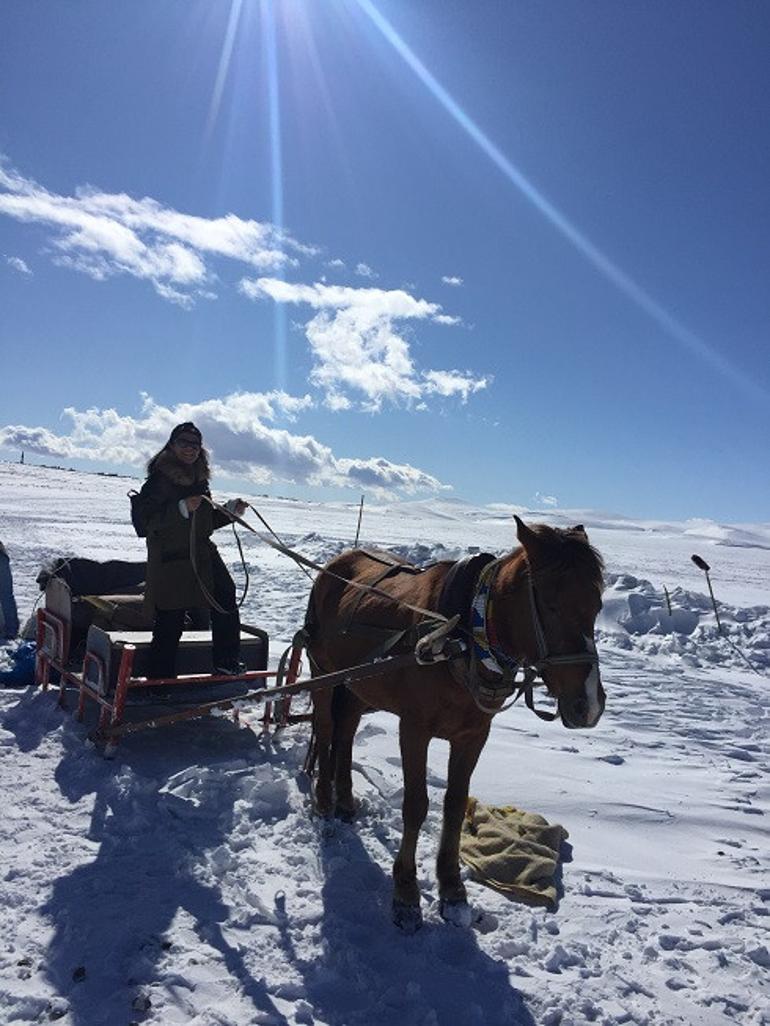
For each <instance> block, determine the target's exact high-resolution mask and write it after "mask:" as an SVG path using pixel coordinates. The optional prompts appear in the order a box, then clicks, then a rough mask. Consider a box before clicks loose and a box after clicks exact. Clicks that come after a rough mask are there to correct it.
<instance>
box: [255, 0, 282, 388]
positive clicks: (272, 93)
mask: <svg viewBox="0 0 770 1026" xmlns="http://www.w3.org/2000/svg"><path fill="white" fill-rule="evenodd" d="M261 12H262V39H263V48H264V61H265V70H266V73H267V95H268V111H269V119H270V120H269V124H270V129H269V130H270V187H271V201H272V210H271V220H272V222H273V224H274V225H275V227H276V228H277V229H278V232H279V234H280V233H282V232H283V228H284V223H283V152H282V148H281V98H280V88H279V79H278V46H277V40H276V26H275V11H274V9H273V0H262V4H261ZM281 276H282V272H280V271H279V277H281ZM273 316H274V321H273V332H274V337H273V349H274V357H275V363H274V368H275V369H274V373H275V383H276V387H277V388H279V389H283V388H284V387H285V385H286V309H285V306H284V305H283V304H282V303H275V304H274V306H273Z"/></svg>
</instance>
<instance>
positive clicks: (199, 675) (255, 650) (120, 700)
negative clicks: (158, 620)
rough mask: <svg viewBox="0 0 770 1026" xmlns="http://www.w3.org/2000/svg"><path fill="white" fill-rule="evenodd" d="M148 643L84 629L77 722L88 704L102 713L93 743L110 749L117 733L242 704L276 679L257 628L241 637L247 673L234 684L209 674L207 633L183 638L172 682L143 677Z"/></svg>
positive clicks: (132, 635) (135, 635)
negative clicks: (217, 705) (209, 706)
mask: <svg viewBox="0 0 770 1026" xmlns="http://www.w3.org/2000/svg"><path fill="white" fill-rule="evenodd" d="M150 643H151V635H149V634H147V633H146V632H145V631H127V630H113V631H107V630H104V629H103V628H101V627H96V626H94V625H92V626H91V627H90V628H89V631H88V639H87V642H86V653H85V657H84V659H83V671H82V673H80V674H77V675H75V677H76V679H77V686H78V691H79V697H78V711H77V716H78V719H79V720H82V719H83V716H84V713H85V706H86V701H87V700H91V701H93V702H95V703H97V704H98V705H99V706H100V707H101V711H100V713H99V725H98V729H97V731H96V732H95V734H94V735H93V736H94V737H95V738H96V739H97V740H101V741H105V742H107V743H108V744H111V743H113V744H114V743H115V741H116V739H117V737H118V736H120V735H121V734H122V733H125V732H127V731H133V730H136V729H140V728H141V727H143V726H155V725H156V724H157V722H158V720H159V719H161V718H162V719H163V720H165V721H168V722H170V721H171V720H173V719H177V718H178V719H182V718H189V716H190V715H195V714H196V710H197V709H198V708H199V707H202V706H204V705H205V704H206V703H208V702H228V701H230V700H235V699H237V698H241V697H243V696H244V695H245V694H247V693H248V692H250V691H252V692H253V691H254V689H255V688H259V687H260V686H262V687H264V686H265V685H266V683H267V678H269V677H274V676H275V671H270V670H268V669H267V664H268V656H269V640H268V636H267V634H266V633H265V631H262V630H260V629H259V628H256V627H249V628H248V630H242V632H241V660H242V661H243V662H244V663H245V664H246V670H245V671H244V672H243V674H242V675H239V676H238V677H237V678H233V677H223V676H216V675H214V674H213V673H211V632H210V631H185V632H184V633H183V634H182V638H181V640H180V643H179V649H178V654H177V676H176V677H174V678H163V679H160V680H156V679H152V678H149V677H147V666H148V662H149V656H150ZM295 676H296V671H295ZM287 712H288V710H287ZM271 715H272V708H270V709H268V708H267V707H266V710H265V724H266V725H267V724H268V723H269V722H275V720H271V719H270V717H271Z"/></svg>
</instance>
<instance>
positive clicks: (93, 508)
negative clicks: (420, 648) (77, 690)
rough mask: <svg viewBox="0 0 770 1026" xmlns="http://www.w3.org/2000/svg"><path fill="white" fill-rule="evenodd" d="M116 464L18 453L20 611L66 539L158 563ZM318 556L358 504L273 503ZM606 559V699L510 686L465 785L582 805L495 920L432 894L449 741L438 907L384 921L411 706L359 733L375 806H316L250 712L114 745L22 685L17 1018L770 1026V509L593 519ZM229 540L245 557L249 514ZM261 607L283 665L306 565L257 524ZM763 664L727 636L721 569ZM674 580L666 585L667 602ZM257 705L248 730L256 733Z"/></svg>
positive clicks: (422, 548) (437, 753)
mask: <svg viewBox="0 0 770 1026" xmlns="http://www.w3.org/2000/svg"><path fill="white" fill-rule="evenodd" d="M133 483H134V482H131V481H129V480H126V479H120V478H107V477H99V476H96V475H88V474H80V473H72V472H66V471H56V470H46V469H42V468H35V467H30V466H25V467H21V466H16V465H10V464H0V540H2V541H3V542H4V543H5V544H6V547H7V549H8V552H9V554H10V557H11V560H12V567H13V573H14V582H15V587H16V596H17V600H18V604H19V609H20V614H21V615H22V618H24V617H26V616H27V615H28V614H29V613H30V611H31V609H32V606H33V604H34V602H35V600H36V599H37V597H38V592H37V586H36V585H35V583H34V578H35V575H36V573H37V571H38V569H39V567H40V565H41V564H42V563H44V562H45V561H46V560H47V559H48V558H50V557H52V556H54V555H62V554H64V555H67V554H78V555H83V556H89V557H92V558H96V559H108V558H118V557H120V558H135V559H141V558H143V554H144V550H143V543H142V542H141V541H140V540H139V539H137V538H136V537H135V536H134V535H133V534H132V531H131V527H130V524H129V522H128V503H127V499H126V495H125V493H126V491H127V489H128V488H129V487H131V486H132V484H133ZM254 502H255V505H257V506H258V507H259V509H260V510H261V511H262V513H263V514H264V516H266V518H267V519H268V521H269V522H270V523H271V525H272V526H273V528H274V529H275V530H276V532H277V533H278V534H280V535H281V536H282V537H283V538H284V539H285V540H286V541H287V542H289V543H291V544H293V545H295V546H296V547H298V548H299V549H300V551H302V552H304V553H305V554H306V555H308V556H310V557H311V558H314V559H322V560H323V559H327V558H329V557H330V556H331V555H332V554H334V553H335V552H337V551H339V550H340V549H342V548H344V547H345V546H346V545H348V544H349V543H350V541H351V540H352V538H353V536H354V534H355V527H356V518H357V505H356V504H355V503H351V504H349V505H345V504H341V503H338V504H323V505H322V504H314V503H310V502H294V501H289V500H277V499H270V500H267V499H265V500H261V499H254ZM515 509H516V511H518V512H520V513H522V514H523V515H524V516H525V518H526V517H529V518H530V519H531V520H533V521H537V520H545V521H548V522H550V523H554V524H557V525H560V524H564V523H575V522H582V523H584V524H585V525H586V527H587V529H588V532H589V536H590V538H591V540H592V542H593V543H594V544H595V545H596V546H597V547H598V548H599V549H600V550H601V551H602V552H603V554H604V556H605V560H606V563H607V581H608V588H607V592H606V595H605V608H604V611H603V613H602V616H601V621H600V624H599V650H600V654H601V659H602V670H603V679H604V685H605V689H606V691H607V711H606V713H605V715H604V718H603V719H602V721H601V722H600V723H599V725H598V726H597V727H596V729H595V730H593V731H589V732H586V733H581V732H577V731H570V732H567V731H565V730H564V729H563V728H562V727H561V726H560V725H559V724H558V723H556V724H545V723H542V722H541V721H539V720H537V719H535V718H534V717H533V716H532V715H531V714H530V713H529V712H528V711H527V710H526V709H525V708H523V707H521V708H520V707H519V706H516V707H514V708H513V709H511V710H509V711H507V712H505V713H504V714H502V715H501V716H500V717H498V719H497V720H496V721H495V724H494V726H493V729H492V734H491V737H490V741H489V743H488V745H487V748H486V749H485V751H484V753H483V754H482V757H481V760H480V763H479V766H478V769H477V771H476V774H475V776H474V780H473V785H472V790H473V793H474V794H476V795H477V796H478V797H479V798H480V799H482V800H483V801H487V802H494V803H497V804H516V805H519V806H520V807H523V808H526V809H529V810H531V811H535V812H540V813H542V814H543V815H545V816H546V817H547V818H548V819H549V820H551V821H555V822H559V823H562V824H563V825H564V826H565V827H566V828H567V829H568V831H569V834H570V844H571V847H572V859H571V861H568V862H566V864H565V865H564V872H563V888H564V894H563V897H562V899H561V902H560V905H559V908H558V910H557V911H556V912H555V913H550V912H546V911H543V910H539V909H533V908H528V907H526V906H524V905H520V904H515V903H512V902H509V901H507V900H506V899H505V898H503V897H501V896H499V895H497V894H496V893H494V892H492V891H489V890H487V889H485V888H483V887H481V886H480V885H478V884H476V883H474V882H470V883H469V892H470V895H471V899H472V901H473V903H474V906H475V907H476V908H477V910H478V913H479V914H478V918H477V922H476V924H475V926H474V928H473V929H470V930H467V931H466V930H460V929H457V928H455V927H451V926H448V925H446V924H444V923H443V922H442V921H441V919H440V918H439V917H438V914H437V910H436V907H435V883H434V876H433V866H432V862H433V858H434V853H435V849H436V845H437V841H438V832H439V827H440V799H441V791H442V781H443V778H444V772H445V759H446V750H445V747H444V746H443V745H442V744H441V743H439V742H434V745H433V746H432V747H431V755H430V766H431V773H430V789H431V798H432V804H431V811H430V814H429V818H428V821H427V823H426V826H425V828H424V832H423V836H422V839H421V842H420V846H419V849H418V855H419V874H420V881H421V886H422V890H423V895H424V898H425V899H426V903H427V916H426V925H425V927H424V928H423V929H422V930H421V931H420V932H419V933H418V934H416V935H415V936H413V937H405V936H402V935H401V934H400V933H399V932H398V931H396V930H395V928H394V927H393V926H392V925H391V923H390V910H389V905H390V880H389V876H390V865H391V861H392V857H393V854H394V851H395V848H396V845H397V841H398V837H399V833H400V797H401V792H400V788H401V778H400V764H399V759H398V746H397V740H396V731H395V721H394V720H393V719H392V718H390V717H388V716H387V715H385V714H377V715H373V716H370V717H368V718H367V719H366V720H365V725H364V726H363V729H362V730H361V732H360V734H359V738H358V740H357V744H356V750H355V759H356V783H357V787H358V793H359V796H360V797H361V798H362V808H361V813H360V816H359V818H358V820H357V821H356V822H355V823H354V824H353V825H345V824H341V823H334V824H329V823H326V822H322V821H319V820H317V819H314V818H312V817H311V816H310V815H309V810H308V795H307V788H306V785H305V782H304V780H303V778H302V776H301V774H300V772H299V771H300V766H301V763H302V759H303V756H304V748H305V741H306V731H305V729H304V728H300V727H297V728H292V729H290V730H288V731H286V732H285V733H283V734H282V735H279V736H278V737H275V738H266V737H263V736H260V735H259V733H258V730H257V724H256V721H257V714H256V713H246V714H245V715H244V716H243V718H242V722H241V726H240V727H237V726H236V725H235V724H234V723H233V722H232V721H231V720H230V719H228V718H225V717H221V718H218V719H216V720H211V721H206V722H196V723H187V724H184V725H178V726H176V727H174V728H170V729H167V730H166V731H164V732H160V731H158V732H148V733H145V734H143V735H135V736H132V737H130V738H129V739H127V740H126V741H125V742H124V743H123V744H122V745H121V747H120V749H119V750H118V754H117V757H116V758H115V759H114V760H112V761H109V760H105V759H103V758H102V757H101V756H100V755H99V754H98V753H97V752H96V751H95V750H94V749H93V748H91V747H90V746H89V745H88V744H87V743H86V742H85V735H86V732H87V729H86V728H85V727H84V726H81V725H80V724H77V723H76V722H75V721H74V719H73V718H72V717H71V716H70V715H69V714H67V713H63V712H62V711H61V710H60V709H59V708H58V707H57V706H56V703H55V701H54V699H53V697H52V695H51V694H40V693H37V692H36V691H35V690H34V688H31V687H30V688H28V689H23V690H21V691H10V690H7V691H4V692H0V787H1V788H2V793H3V804H2V809H3V817H2V821H1V822H0V846H1V847H0V852H1V853H2V862H1V865H2V868H1V869H0V1023H2V1024H4V1023H16V1022H49V1021H52V1020H56V1021H58V1022H60V1023H62V1024H64V1026H101V1024H104V1026H128V1024H129V1023H132V1022H134V1023H143V1024H144V1023H146V1024H150V1023H151V1024H159V1026H160V1024H163V1026H169V1024H175V1023H186V1024H193V1026H214V1024H219V1026H225V1024H226V1026H246V1024H252V1023H283V1024H295V1023H296V1024H318V1026H324V1024H326V1026H358V1024H361V1026H363V1024H366V1026H380V1024H382V1026H385V1024H390V1023H398V1024H399V1026H438V1024H441V1026H444V1024H446V1026H457V1024H459V1026H465V1024H488V1026H497V1024H500V1026H502V1024H510V1026H518V1024H522V1026H524V1024H530V1026H531V1024H537V1026H541V1024H542V1026H557V1024H559V1026H568V1024H573V1026H578V1024H580V1026H582V1024H585V1023H601V1024H605V1026H616V1024H621V1023H638V1024H650V1026H653V1024H668V1023H672V1024H673V1023H676V1024H687V1026H690V1024H707V1026H718V1024H728V1023H741V1024H752V1026H760V1024H770V986H769V985H768V980H770V973H768V969H770V953H769V952H768V948H769V947H770V941H769V940H768V926H769V925H770V918H769V917H768V914H769V913H770V874H769V873H768V863H769V861H770V860H769V859H768V828H767V823H768V820H767V815H768V812H769V811H770V806H769V802H768V768H769V763H770V741H769V739H768V687H769V686H770V685H769V683H768V675H769V674H770V609H768V606H769V605H770V524H763V525H740V526H731V525H721V524H715V523H712V522H710V521H704V520H691V521H687V522H684V523H670V522H662V521H661V522H638V521H632V520H629V519H628V518H624V517H620V516H615V515H609V514H597V513H594V512H589V511H585V510H581V511H571V512H569V513H568V514H565V513H563V512H561V511H548V512H545V513H544V512H542V511H541V512H537V513H528V512H527V511H525V510H523V509H522V508H521V507H516V508H515ZM512 510H513V507H507V506H495V507H486V508H479V507H474V506H471V505H467V504H464V503H460V502H456V501H450V500H445V499H444V500H438V501H435V502H433V501H431V502H427V501H426V502H409V503H400V504H392V505H389V506H385V505H381V506H374V505H372V504H370V505H368V506H367V508H366V510H365V513H364V524H363V531H362V540H363V541H364V542H365V543H367V544H377V545H381V546H389V547H392V548H397V549H398V550H399V551H401V552H404V553H406V554H407V555H410V556H411V557H412V558H414V559H415V560H418V561H420V560H424V561H429V560H432V559H436V558H450V557H456V556H460V555H463V554H465V553H466V552H467V551H468V548H469V546H476V547H478V548H480V549H487V550H490V551H503V550H505V549H508V548H510V547H511V545H512V544H513V541H514V532H513V525H512V522H511V512H512ZM218 540H219V544H220V549H221V551H222V552H223V555H224V556H225V559H226V560H227V561H228V562H229V563H230V565H231V566H232V567H233V568H234V571H235V575H236V578H237V577H238V567H237V551H236V547H235V544H234V541H233V539H232V534H229V533H228V532H224V531H223V532H220V534H219V539H218ZM243 540H244V546H245V551H246V555H247V559H248V562H249V567H250V572H251V580H252V583H251V591H250V594H249V598H248V599H247V602H246V606H245V619H247V620H249V621H250V622H256V623H259V624H260V625H261V626H263V627H265V628H266V629H267V630H268V632H269V633H270V636H271V643H272V652H273V656H274V657H276V656H277V655H278V653H279V652H280V650H281V648H282V646H283V644H284V643H286V642H288V640H289V638H290V636H291V633H292V631H293V629H294V628H295V627H297V626H298V625H299V624H300V623H301V620H302V616H303V613H304V606H305V603H306V599H307V591H308V581H307V579H306V577H305V576H304V575H303V574H302V573H301V572H300V571H298V570H297V569H296V568H295V567H294V566H293V565H292V564H290V563H288V561H287V560H285V558H284V557H282V556H280V555H279V554H277V553H275V552H274V551H273V550H271V549H268V548H267V547H265V546H263V545H261V544H260V543H259V542H258V541H257V540H256V539H254V538H252V537H250V536H246V537H245V538H244V539H243ZM693 552H698V553H700V554H701V555H702V556H703V557H704V558H705V559H706V560H707V561H708V562H709V563H710V564H711V566H712V579H713V583H714V589H715V593H716V596H717V599H718V600H719V601H720V615H721V616H722V619H723V622H724V624H725V627H726V629H727V630H728V632H729V634H730V637H731V638H732V639H733V641H734V643H735V644H736V645H737V646H738V647H739V648H740V650H741V651H742V652H744V653H745V655H746V656H747V657H748V658H749V659H750V660H751V662H752V663H753V664H754V665H755V666H756V667H757V669H758V670H759V671H760V672H759V673H754V672H752V671H751V670H750V669H749V667H748V666H747V665H746V663H745V662H744V661H743V660H742V658H741V656H740V655H739V654H738V652H737V651H736V650H735V649H734V648H732V647H730V645H728V644H727V642H726V641H725V640H724V639H723V638H721V637H720V636H719V634H718V632H717V630H716V625H715V620H714V614H713V611H712V610H711V604H710V600H709V598H708V593H707V589H706V585H705V579H704V577H703V574H702V573H701V572H700V571H699V570H697V569H696V568H695V566H693V564H692V563H691V561H690V558H689V557H690V555H691V554H692V553H693ZM664 586H665V587H666V588H667V589H668V591H669V593H670V597H671V603H672V612H671V614H669V613H668V609H667V607H666V602H665V597H664V593H663V589H664ZM249 724H251V725H252V726H253V727H254V729H250V727H249Z"/></svg>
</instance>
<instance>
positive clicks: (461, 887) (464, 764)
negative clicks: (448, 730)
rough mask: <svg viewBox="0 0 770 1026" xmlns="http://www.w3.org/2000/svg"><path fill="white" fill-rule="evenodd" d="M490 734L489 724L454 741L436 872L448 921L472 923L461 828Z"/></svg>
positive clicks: (441, 905) (450, 754)
mask: <svg viewBox="0 0 770 1026" xmlns="http://www.w3.org/2000/svg"><path fill="white" fill-rule="evenodd" d="M488 734H489V724H487V725H486V727H485V728H484V729H483V730H482V731H481V732H480V733H479V734H476V735H474V736H473V737H471V738H470V739H463V740H462V741H452V742H450V749H449V770H448V773H447V789H446V794H445V795H444V822H443V825H442V828H441V841H440V843H439V849H438V857H437V859H436V876H437V878H438V885H439V899H440V902H439V911H440V914H441V916H442V918H444V919H445V920H447V922H451V923H454V924H456V925H457V926H470V923H471V911H470V907H469V905H468V896H467V894H466V891H465V884H464V883H463V882H462V880H461V879H460V831H461V830H462V825H463V818H464V817H465V809H466V806H467V804H468V790H469V788H470V782H471V774H472V773H473V770H474V769H475V767H476V763H477V762H478V759H479V755H480V754H481V750H482V748H483V747H484V743H485V742H486V740H487V736H488Z"/></svg>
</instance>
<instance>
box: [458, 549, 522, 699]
mask: <svg viewBox="0 0 770 1026" xmlns="http://www.w3.org/2000/svg"><path fill="white" fill-rule="evenodd" d="M503 562H504V559H495V560H493V561H492V562H491V563H487V565H486V566H485V567H484V569H483V570H482V571H481V573H480V574H479V578H478V581H477V584H476V590H475V592H474V595H473V601H472V602H471V616H470V620H471V623H470V626H471V635H472V663H475V664H477V665H478V664H480V665H481V666H483V667H484V669H485V670H486V671H487V672H488V673H490V674H492V676H493V677H497V678H498V683H496V684H494V685H492V686H491V687H488V688H486V689H485V690H487V691H489V692H492V693H493V694H492V695H490V696H489V697H497V698H500V697H506V696H507V695H510V694H512V692H513V691H514V689H515V686H516V685H515V677H516V673H517V671H518V670H519V669H520V667H521V663H520V662H519V661H517V660H516V659H512V658H511V657H510V656H509V655H507V653H505V652H503V650H502V649H501V648H500V645H499V643H498V642H497V636H496V633H495V628H494V621H493V619H492V602H493V599H492V587H493V585H494V582H495V578H496V577H497V574H498V572H499V570H500V567H501V566H502V564H503Z"/></svg>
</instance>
